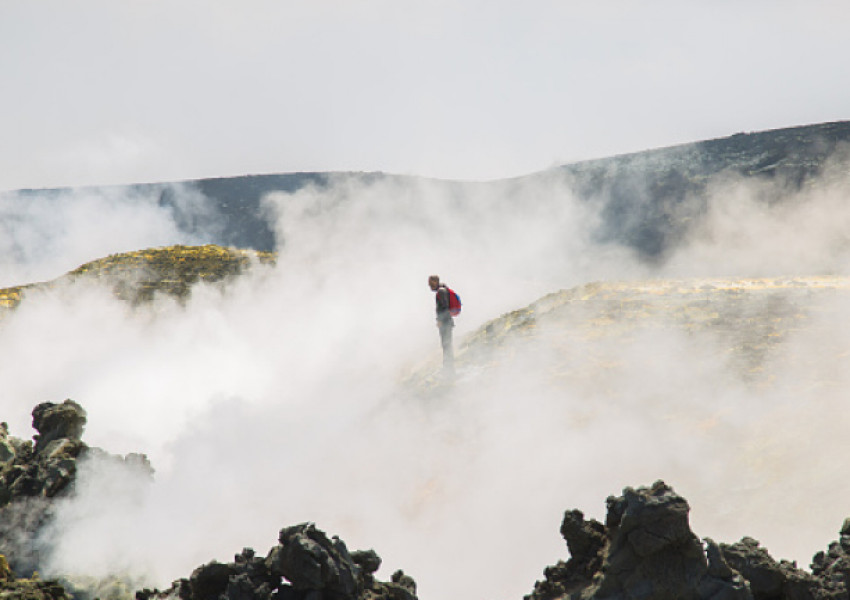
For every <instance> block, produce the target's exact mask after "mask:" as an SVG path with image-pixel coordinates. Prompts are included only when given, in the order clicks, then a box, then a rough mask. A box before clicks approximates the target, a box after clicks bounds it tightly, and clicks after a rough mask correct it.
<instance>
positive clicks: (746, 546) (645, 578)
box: [525, 481, 850, 600]
mask: <svg viewBox="0 0 850 600" xmlns="http://www.w3.org/2000/svg"><path fill="white" fill-rule="evenodd" d="M607 505H608V514H607V516H606V519H605V524H604V525H603V524H602V523H599V522H598V521H595V520H593V519H591V520H589V521H588V520H585V519H584V515H583V514H582V513H581V512H580V511H577V510H573V511H567V512H566V514H565V515H564V520H563V523H562V525H561V534H562V535H563V536H564V539H565V540H566V542H567V547H568V548H569V551H570V555H571V557H570V559H569V560H568V561H566V562H564V561H560V562H558V564H556V565H554V566H551V567H548V568H546V570H545V571H544V575H545V579H544V580H542V581H538V582H537V583H536V584H535V586H534V591H533V592H532V593H531V594H529V595H528V596H526V597H525V598H526V600H556V599H569V600H579V599H581V600H591V599H593V600H602V599H603V598H604V599H611V600H614V599H622V600H638V599H644V598H645V599H652V600H668V599H669V600H690V599H693V600H739V599H740V600H744V599H754V600H826V599H830V600H838V599H847V598H850V594H848V580H847V577H848V573H850V553H849V552H848V551H850V520H848V521H845V523H844V526H843V527H842V529H841V541H840V542H836V543H833V544H831V545H830V547H829V550H828V551H827V552H825V553H824V552H820V553H818V554H817V555H816V556H815V558H814V561H813V563H812V572H811V573H809V572H806V571H803V570H801V569H798V568H797V566H796V565H795V564H794V563H790V562H788V561H779V562H777V561H775V560H774V559H773V558H772V557H771V556H770V554H769V553H768V552H767V550H765V549H764V548H761V547H760V546H759V543H758V542H757V541H756V540H753V539H752V538H748V537H745V538H743V539H742V540H741V541H740V542H737V543H735V544H731V545H728V544H717V543H715V542H714V541H713V540H711V539H710V538H705V539H704V540H702V541H700V539H699V538H697V536H696V535H694V533H693V532H692V531H691V529H690V526H689V525H688V512H689V510H690V507H689V506H688V503H687V502H686V501H685V499H684V498H682V497H681V496H679V495H678V494H676V492H674V491H673V489H672V488H671V487H670V486H668V485H667V484H665V483H664V482H663V481H657V482H656V483H654V484H653V485H652V486H651V487H648V488H638V489H632V488H626V489H625V490H624V491H623V495H622V496H619V497H616V498H615V497H609V498H608V500H607Z"/></svg>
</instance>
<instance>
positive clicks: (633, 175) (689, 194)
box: [18, 121, 850, 261]
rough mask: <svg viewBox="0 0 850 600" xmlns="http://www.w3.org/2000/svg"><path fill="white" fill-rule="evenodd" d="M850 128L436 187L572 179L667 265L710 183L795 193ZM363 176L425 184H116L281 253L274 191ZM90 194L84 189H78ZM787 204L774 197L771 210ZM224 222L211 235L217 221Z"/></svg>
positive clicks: (626, 237)
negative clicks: (746, 183) (197, 198)
mask: <svg viewBox="0 0 850 600" xmlns="http://www.w3.org/2000/svg"><path fill="white" fill-rule="evenodd" d="M848 143H850V121H841V122H834V123H824V124H818V125H808V126H801V127H793V128H787V129H777V130H772V131H764V132H754V133H738V134H736V135H733V136H730V137H725V138H719V139H714V140H708V141H703V142H697V143H691V144H683V145H679V146H672V147H668V148H661V149H656V150H647V151H644V152H637V153H633V154H625V155H621V156H615V157H610V158H602V159H598V160H588V161H584V162H579V163H574V164H568V165H564V166H562V167H558V168H555V169H551V170H548V171H543V172H540V173H534V174H531V175H527V176H524V177H520V178H516V179H511V180H501V181H492V182H482V183H476V182H455V181H439V182H434V183H436V184H439V185H444V186H446V187H447V188H449V189H451V190H453V191H456V192H458V193H463V192H465V191H470V190H473V191H474V190H476V189H485V190H487V189H493V187H494V186H495V187H497V188H498V187H501V186H513V185H517V184H522V183H524V182H534V181H536V180H539V179H541V178H545V177H549V176H551V175H552V174H560V175H563V176H565V177H566V178H567V179H568V180H569V181H570V184H571V185H570V187H571V189H572V193H574V194H575V195H576V196H577V197H578V198H579V199H581V200H582V201H584V202H587V203H591V204H593V205H595V206H597V207H598V208H599V209H600V213H601V215H602V220H601V222H600V224H599V229H598V231H596V232H595V234H596V237H597V239H598V240H600V241H602V242H607V243H612V244H618V245H624V246H626V247H629V248H632V249H634V251H635V252H636V253H637V254H638V255H639V256H641V257H642V258H644V259H645V260H647V261H659V260H663V258H664V257H665V256H666V255H667V253H668V252H669V251H670V250H672V249H673V248H675V247H676V245H677V243H679V242H680V241H681V240H682V239H683V237H684V236H685V235H686V234H687V232H688V230H689V229H690V228H691V227H694V226H695V225H696V224H697V223H698V222H699V217H700V215H702V214H703V213H704V212H705V209H706V202H707V193H708V190H709V185H710V183H711V182H712V181H713V180H715V179H717V178H718V177H733V176H734V177H742V178H745V179H751V180H758V181H768V182H776V183H781V187H782V190H783V191H784V192H786V193H789V192H791V193H793V192H794V191H799V190H800V189H803V188H804V187H806V186H807V185H809V184H810V183H811V182H813V181H815V180H816V179H817V178H819V177H822V176H824V175H825V173H826V172H827V170H828V169H829V165H830V164H831V161H832V162H837V163H839V164H847V163H848V162H850V156H848V154H847V144H848ZM345 178H356V179H358V180H359V181H361V182H365V183H368V182H370V181H380V180H387V179H392V180H396V181H398V182H400V183H404V182H407V181H414V180H419V179H420V178H416V177H409V176H402V175H389V174H384V173H346V172H339V173H286V174H266V175H245V176H239V177H222V178H211V179H198V180H188V181H183V182H177V183H179V184H180V185H182V186H186V187H187V188H189V189H192V190H195V191H197V192H199V193H200V194H202V195H203V196H204V197H205V198H206V199H207V200H208V206H207V207H205V212H204V213H203V214H198V213H195V212H193V211H192V210H187V209H186V207H182V206H180V205H179V203H177V202H176V201H175V196H174V191H173V184H162V183H152V184H137V185H129V186H115V187H114V188H110V189H114V190H116V191H121V192H126V193H140V194H148V195H149V194H153V195H155V196H158V198H159V203H160V205H161V206H164V207H168V208H170V209H172V210H173V212H174V217H175V221H176V222H177V223H178V225H179V226H180V227H181V229H182V230H183V231H184V232H185V233H188V234H192V233H196V232H197V231H199V230H200V229H202V228H204V231H205V233H206V235H207V236H208V237H207V239H206V240H205V241H207V242H209V243H211V244H217V245H221V246H233V247H237V248H245V249H254V250H259V251H264V252H272V251H275V250H277V249H278V248H277V247H276V243H277V242H276V239H275V233H274V226H273V223H272V219H271V217H270V216H269V214H268V212H267V211H266V210H265V209H264V207H263V204H262V199H263V198H264V197H265V196H266V195H268V194H270V193H274V192H283V193H293V192H297V191H299V190H302V189H305V188H307V187H309V186H314V187H316V188H318V189H323V188H327V187H329V186H330V185H331V184H332V183H333V182H335V181H339V180H340V179H345ZM63 191H67V190H61V189H53V190H20V191H19V192H18V193H19V194H20V195H21V196H22V198H24V199H25V198H27V197H30V196H32V195H43V194H48V195H49V194H59V193H61V192H63ZM78 191H85V188H78ZM781 200H782V194H779V193H777V194H772V195H771V196H770V198H766V199H765V201H767V202H776V201H781ZM211 222H213V223H215V228H213V230H214V233H213V234H211V235H210V234H209V230H210V228H209V225H210V223H211Z"/></svg>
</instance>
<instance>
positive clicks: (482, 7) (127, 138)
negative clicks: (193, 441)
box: [0, 0, 850, 189]
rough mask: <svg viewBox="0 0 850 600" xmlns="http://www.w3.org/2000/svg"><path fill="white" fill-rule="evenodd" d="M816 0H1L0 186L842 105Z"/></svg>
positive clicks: (511, 143)
mask: <svg viewBox="0 0 850 600" xmlns="http://www.w3.org/2000/svg"><path fill="white" fill-rule="evenodd" d="M848 19H850V5H848V4H847V3H846V2H841V1H830V0H785V1H783V0H771V1H766V0H765V1H761V0H752V1H747V0H745V1H738V2H731V1H725V0H713V1H712V2H707V1H704V2H696V1H691V0H648V1H644V2H626V1H615V0H605V1H600V0H593V1H569V0H562V1H555V0H528V1H526V2H506V1H504V0H486V1H484V0H464V1H457V0H453V1H447V0H445V1H444V0H429V1H426V2H421V1H420V2H411V1H409V0H368V1H361V2H353V1H348V2H343V1H339V0H310V1H309V2H308V1H301V2H299V1H291V0H290V1H281V0H274V1H272V0H242V1H240V2H223V1H218V0H144V1H142V0H125V1H122V2H116V1H115V0H80V1H76V2H67V1H64V0H55V1H42V0H27V1H17V0H0V82H2V83H0V89H2V93H0V140H2V142H0V189H15V188H19V187H41V186H59V185H81V184H106V183H122V182H137V181H162V180H179V179H187V178H195V177H204V176H223V175H238V174H246V173H264V172H289V171H298V170H382V171H388V172H396V173H410V174H421V175H429V176H439V177H447V178H465V179H479V178H484V179H490V178H499V177H505V176H511V175H518V174H523V173H527V172H531V171H535V170H540V169H543V168H546V167H549V166H552V165H553V164H558V163H564V162H571V161H574V160H579V159H585V158H593V157H599V156H606V155H611V154H616V153H622V152H629V151H637V150H642V149H647V148H651V147H658V146H665V145H671V144H675V143H680V142H688V141H695V140H699V139H706V138H711V137H720V136H725V135H730V134H733V133H736V132H739V131H754V130H762V129H770V128H777V127H786V126H793V125H802V124H809V123H816V122H823V121H832V120H842V119H846V118H848V116H850V108H848V107H850V82H848V79H847V78H846V77H845V75H846V64H847V63H846V60H847V58H846V57H847V56H848V55H850V52H848V50H850V48H848V46H850V41H848V39H850V38H848V37H847V35H846V26H847V23H848Z"/></svg>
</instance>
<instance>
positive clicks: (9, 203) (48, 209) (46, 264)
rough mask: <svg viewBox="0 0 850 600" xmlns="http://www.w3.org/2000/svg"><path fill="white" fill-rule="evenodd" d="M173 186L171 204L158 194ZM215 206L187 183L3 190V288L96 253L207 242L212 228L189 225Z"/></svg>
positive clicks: (59, 269) (54, 273)
mask: <svg viewBox="0 0 850 600" xmlns="http://www.w3.org/2000/svg"><path fill="white" fill-rule="evenodd" d="M166 189H168V190H169V191H170V192H171V194H170V196H171V199H172V202H171V205H170V206H163V205H161V204H160V203H159V199H160V197H161V195H162V194H163V192H164V191H165V190H166ZM211 212H212V209H211V208H210V207H209V206H207V203H206V199H205V198H204V197H203V196H202V195H201V194H200V193H198V192H197V191H195V190H193V189H192V188H191V187H189V186H186V185H178V184H175V185H170V186H154V187H152V188H148V189H138V190H135V191H132V190H129V191H128V188H119V187H115V188H109V187H107V188H89V189H81V190H53V191H40V192H0V287H9V286H14V285H20V284H23V283H32V282H36V281H43V280H47V279H53V278H55V277H58V276H60V275H62V274H64V273H65V272H67V271H70V270H71V269H73V268H75V267H77V266H79V265H81V264H82V263H84V262H88V261H90V260H93V259H95V258H101V257H103V256H107V255H108V254H113V253H116V252H126V251H130V250H138V249H140V248H147V247H152V246H164V245H168V244H174V243H178V242H182V243H204V242H207V241H208V239H209V238H208V235H207V233H208V232H205V231H204V230H203V229H202V228H198V230H197V232H195V233H188V232H186V231H182V230H181V227H180V224H179V223H178V221H177V220H176V219H175V217H176V218H178V219H182V220H186V219H188V218H193V219H195V221H196V222H197V224H200V223H202V222H203V221H204V220H205V218H207V217H208V216H209V215H210V213H211Z"/></svg>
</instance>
